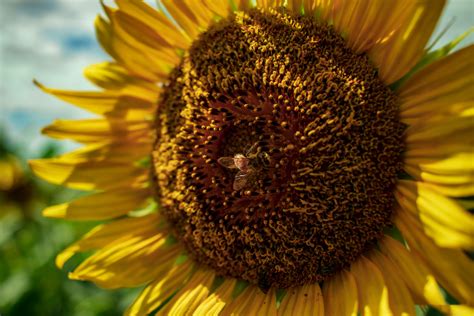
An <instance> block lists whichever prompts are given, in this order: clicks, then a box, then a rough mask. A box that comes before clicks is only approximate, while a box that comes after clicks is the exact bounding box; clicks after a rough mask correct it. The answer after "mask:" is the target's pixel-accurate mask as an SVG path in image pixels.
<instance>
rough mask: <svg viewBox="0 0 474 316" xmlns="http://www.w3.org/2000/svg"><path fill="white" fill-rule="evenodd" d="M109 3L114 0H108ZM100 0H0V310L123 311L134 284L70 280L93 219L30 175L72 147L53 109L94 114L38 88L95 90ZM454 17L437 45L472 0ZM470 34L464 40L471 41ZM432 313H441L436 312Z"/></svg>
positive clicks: (447, 19) (464, 21)
mask: <svg viewBox="0 0 474 316" xmlns="http://www.w3.org/2000/svg"><path fill="white" fill-rule="evenodd" d="M106 2H109V1H106ZM100 12H101V8H100V3H99V1H98V0H74V1H71V0H0V315H1V316H5V315H80V316H86V315H120V314H121V312H120V311H123V310H124V309H125V308H126V306H127V305H128V304H129V303H130V302H131V300H133V298H134V296H135V295H136V293H137V290H127V289H124V290H118V291H106V290H101V289H99V288H97V287H96V286H94V285H93V284H89V283H86V282H78V281H70V280H68V279H67V273H68V272H67V271H68V270H69V269H71V267H73V266H74V265H75V264H77V262H78V260H79V259H80V258H79V259H78V260H76V261H75V262H74V260H71V261H72V262H70V263H69V264H68V265H67V266H66V268H65V269H64V270H59V269H57V268H56V266H55V264H54V257H55V255H56V254H57V253H58V252H59V251H61V250H62V249H64V248H65V247H66V246H67V245H68V244H70V243H72V242H73V241H74V240H77V239H78V238H79V237H80V236H81V235H82V234H84V233H85V232H86V231H87V230H89V229H90V228H91V227H93V226H94V225H95V224H96V223H70V222H66V221H61V220H53V219H46V218H42V217H41V210H42V209H43V208H44V207H45V206H47V205H51V204H57V203H61V202H63V201H66V200H68V199H70V198H71V197H72V196H75V195H77V192H73V191H71V190H66V189H63V188H60V187H56V186H52V185H48V184H47V183H45V182H44V181H41V180H38V179H35V178H33V177H32V175H31V172H30V171H29V170H28V168H27V160H28V159H31V158H43V157H51V156H54V155H56V154H58V153H61V152H64V151H67V150H70V149H72V148H74V147H75V146H76V145H75V144H73V143H70V142H64V141H63V142H54V141H51V140H49V139H47V138H45V137H43V136H41V134H40V129H41V127H42V126H44V125H46V124H48V123H50V122H51V121H52V120H54V119H56V118H63V119H74V118H85V117H90V115H89V114H87V113H86V112H84V111H82V110H80V109H78V108H74V107H72V106H69V105H66V104H64V103H63V102H61V101H59V100H57V99H54V98H53V97H51V96H49V95H46V94H44V93H42V92H41V91H39V89H37V88H36V87H35V86H34V85H33V84H32V79H33V78H35V79H37V80H38V81H40V82H41V83H43V84H45V85H46V86H52V87H55V88H63V89H78V90H81V89H84V90H88V89H89V90H90V89H95V88H94V87H93V86H92V85H91V84H90V83H88V82H87V81H86V80H85V79H83V77H82V76H81V74H82V69H83V68H84V67H86V66H87V65H89V64H93V63H98V62H101V61H104V60H108V59H109V58H108V57H107V56H106V55H105V54H104V53H103V52H102V50H101V48H100V47H99V46H98V44H97V42H96V41H95V35H94V28H93V21H94V18H95V16H96V15H97V14H98V13H100ZM448 25H450V27H449V29H448V30H447V31H446V32H445V33H444V35H443V36H442V37H441V39H440V40H439V41H438V42H437V44H436V45H435V47H440V46H442V45H443V44H445V43H446V42H448V41H449V40H450V39H453V38H455V37H456V36H458V35H460V34H462V33H464V32H465V31H466V30H468V29H469V28H471V27H472V26H473V25H474V1H473V0H451V1H448V6H447V10H446V11H445V14H444V16H443V17H442V19H441V22H440V24H439V27H438V30H437V32H436V33H435V36H434V38H436V37H437V34H440V33H441V30H442V29H445V28H446V27H447V26H448ZM473 41H474V39H473V36H470V37H468V38H467V39H466V40H464V42H463V43H462V45H460V46H459V47H462V46H466V45H468V44H470V43H473ZM429 314H434V312H433V311H431V312H429Z"/></svg>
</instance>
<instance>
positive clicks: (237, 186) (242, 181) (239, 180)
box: [233, 171, 247, 191]
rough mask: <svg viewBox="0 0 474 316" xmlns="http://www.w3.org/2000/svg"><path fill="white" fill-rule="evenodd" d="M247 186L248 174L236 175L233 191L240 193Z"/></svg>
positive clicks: (238, 173)
mask: <svg viewBox="0 0 474 316" xmlns="http://www.w3.org/2000/svg"><path fill="white" fill-rule="evenodd" d="M246 184H247V173H245V172H242V171H239V172H237V174H236V175H235V179H234V184H233V189H234V191H239V190H241V189H243V188H244V187H245V185H246Z"/></svg>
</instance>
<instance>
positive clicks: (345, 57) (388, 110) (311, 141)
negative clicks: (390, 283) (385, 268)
mask: <svg viewBox="0 0 474 316" xmlns="http://www.w3.org/2000/svg"><path fill="white" fill-rule="evenodd" d="M403 129H404V127H403V125H402V124H401V123H400V121H399V119H398V108H397V100H396V98H395V96H394V95H393V94H392V92H391V91H390V89H389V88H387V87H386V86H385V85H384V84H383V83H382V82H381V81H380V80H379V78H378V76H377V72H376V70H375V69H374V68H373V67H372V66H371V64H370V62H369V60H368V58H367V57H366V56H365V55H360V54H359V55H358V54H355V53H354V52H352V51H351V50H350V49H349V48H347V47H346V45H345V42H344V40H343V39H342V38H341V37H340V36H339V35H338V34H337V33H336V32H335V31H334V30H333V29H332V28H331V27H330V26H327V25H325V24H321V23H319V22H317V21H315V20H314V19H312V18H307V17H301V16H292V15H289V14H287V13H286V12H285V11H272V12H270V13H268V12H267V13H263V12H261V11H258V10H251V11H248V12H245V13H238V14H235V15H233V16H231V17H229V18H227V19H225V20H222V21H220V22H219V23H216V24H215V25H214V26H212V27H210V28H209V29H208V31H206V32H205V33H203V34H202V35H201V36H200V38H199V39H197V40H196V41H195V42H194V44H193V45H192V47H191V49H190V50H189V53H188V54H187V55H186V56H185V57H184V58H183V60H182V62H181V64H180V65H179V66H178V67H177V68H176V69H175V70H174V71H173V72H172V74H171V75H170V78H169V82H168V83H167V85H166V86H165V88H164V93H163V96H162V98H161V100H160V106H159V112H158V113H157V119H156V130H157V140H156V144H155V149H154V152H153V162H154V177H155V181H154V183H155V188H156V199H157V201H158V202H159V205H160V206H161V207H162V212H163V214H164V215H165V216H166V218H167V219H168V221H169V222H170V223H171V225H172V227H173V228H174V232H175V234H176V236H177V238H178V239H179V240H180V241H181V242H182V243H183V244H184V245H185V247H186V248H187V250H188V252H189V254H190V255H191V256H192V257H193V258H194V259H195V260H196V261H198V262H200V263H202V264H205V265H207V266H210V267H212V268H214V269H215V270H216V271H217V272H218V273H219V274H221V275H224V276H232V277H236V278H240V279H245V280H248V281H250V282H252V283H254V284H258V285H259V286H260V287H261V288H262V289H264V290H265V289H267V288H269V287H270V286H274V287H281V288H286V287H291V286H297V285H302V284H306V283H311V282H320V281H323V280H324V279H326V278H327V277H329V276H330V275H332V274H333V273H335V272H337V271H338V270H340V269H343V268H345V267H348V266H349V265H350V263H351V262H353V261H354V260H355V259H357V258H358V257H359V256H360V255H361V254H362V253H363V252H364V251H367V250H368V249H370V248H371V247H372V246H373V245H374V243H375V242H376V240H377V239H378V238H379V237H380V236H381V235H382V232H383V230H384V228H386V227H387V226H389V225H390V224H391V217H392V212H393V204H394V197H393V189H394V185H395V181H396V176H397V173H398V172H399V171H400V167H401V162H400V161H401V159H400V155H401V152H402V150H403V140H402V134H403Z"/></svg>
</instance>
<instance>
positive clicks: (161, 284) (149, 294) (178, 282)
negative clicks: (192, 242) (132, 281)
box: [125, 260, 193, 316]
mask: <svg viewBox="0 0 474 316" xmlns="http://www.w3.org/2000/svg"><path fill="white" fill-rule="evenodd" d="M192 268H193V267H192V265H191V263H190V262H189V260H186V261H185V262H184V263H182V264H179V265H175V266H174V267H173V268H171V269H170V270H169V271H168V272H166V273H164V274H163V276H161V277H160V278H157V280H156V281H154V282H152V283H150V284H149V285H148V286H147V287H145V289H144V290H143V291H142V292H141V293H140V295H139V296H138V297H137V298H136V299H135V301H134V302H133V304H132V305H131V306H130V307H129V308H128V309H127V311H126V312H125V314H126V315H129V316H135V315H149V314H150V313H151V312H153V311H154V310H155V309H157V308H158V307H160V305H162V304H163V303H164V302H165V301H166V300H167V299H168V298H169V297H170V296H171V295H172V294H173V293H175V292H176V291H177V290H179V289H180V288H181V287H182V286H183V284H184V283H185V282H186V281H187V280H188V279H189V276H190V275H191V273H192V271H193V269H192Z"/></svg>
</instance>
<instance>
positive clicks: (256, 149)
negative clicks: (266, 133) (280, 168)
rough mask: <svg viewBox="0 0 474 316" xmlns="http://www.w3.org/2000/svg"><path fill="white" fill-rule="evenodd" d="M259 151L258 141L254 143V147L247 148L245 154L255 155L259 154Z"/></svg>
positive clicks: (248, 155)
mask: <svg viewBox="0 0 474 316" xmlns="http://www.w3.org/2000/svg"><path fill="white" fill-rule="evenodd" d="M257 153H258V142H255V144H253V145H252V147H250V149H249V150H247V152H246V153H245V155H246V156H247V157H254V156H256V155H257Z"/></svg>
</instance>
